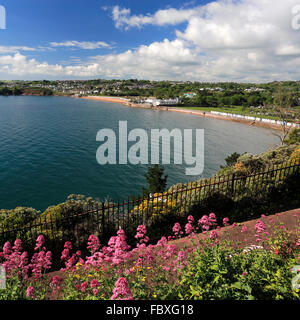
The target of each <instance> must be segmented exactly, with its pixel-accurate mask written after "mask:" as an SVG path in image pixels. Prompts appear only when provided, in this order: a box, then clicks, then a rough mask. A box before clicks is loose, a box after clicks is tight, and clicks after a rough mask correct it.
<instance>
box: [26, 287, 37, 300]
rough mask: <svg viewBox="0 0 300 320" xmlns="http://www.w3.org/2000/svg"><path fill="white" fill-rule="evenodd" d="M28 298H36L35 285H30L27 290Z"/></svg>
mask: <svg viewBox="0 0 300 320" xmlns="http://www.w3.org/2000/svg"><path fill="white" fill-rule="evenodd" d="M26 298H30V299H34V298H35V289H34V287H28V288H27V290H26Z"/></svg>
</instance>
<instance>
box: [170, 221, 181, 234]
mask: <svg viewBox="0 0 300 320" xmlns="http://www.w3.org/2000/svg"><path fill="white" fill-rule="evenodd" d="M172 231H173V233H174V234H175V237H178V236H179V235H181V233H182V230H181V225H180V224H179V223H178V222H176V223H175V224H174V226H173V228H172Z"/></svg>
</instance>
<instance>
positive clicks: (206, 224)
mask: <svg viewBox="0 0 300 320" xmlns="http://www.w3.org/2000/svg"><path fill="white" fill-rule="evenodd" d="M198 225H199V226H201V228H202V230H205V231H208V230H209V229H210V227H211V226H212V223H211V220H210V219H209V217H208V216H206V215H204V216H203V217H202V218H201V219H199V221H198Z"/></svg>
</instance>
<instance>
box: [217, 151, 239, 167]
mask: <svg viewBox="0 0 300 320" xmlns="http://www.w3.org/2000/svg"><path fill="white" fill-rule="evenodd" d="M240 156H241V155H240V154H239V153H236V152H235V153H233V154H231V155H230V156H228V157H227V158H226V159H225V161H226V166H221V169H224V168H226V167H232V166H234V165H235V164H236V163H237V160H238V158H239V157H240Z"/></svg>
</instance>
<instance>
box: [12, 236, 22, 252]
mask: <svg viewBox="0 0 300 320" xmlns="http://www.w3.org/2000/svg"><path fill="white" fill-rule="evenodd" d="M22 250H23V248H22V241H21V240H20V239H17V240H16V241H15V243H14V246H13V251H14V252H15V253H16V254H18V255H20V254H21V252H22Z"/></svg>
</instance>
